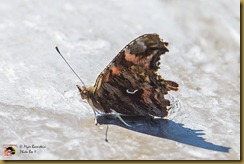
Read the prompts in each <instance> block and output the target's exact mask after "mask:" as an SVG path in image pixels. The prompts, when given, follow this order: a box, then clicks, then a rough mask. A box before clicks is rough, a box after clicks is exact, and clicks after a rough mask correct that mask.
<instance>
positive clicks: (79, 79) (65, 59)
mask: <svg viewBox="0 0 244 164" xmlns="http://www.w3.org/2000/svg"><path fill="white" fill-rule="evenodd" d="M55 48H56V50H57V52H58V53H59V55H60V56H61V57H62V58H63V59H64V61H65V62H66V64H67V65H68V66H69V68H70V69H71V70H72V71H73V72H74V74H75V75H76V76H77V77H78V79H79V80H80V81H81V83H82V84H83V85H84V86H86V85H85V83H84V82H83V81H82V80H81V78H80V77H79V76H78V75H77V73H76V72H75V71H74V69H73V68H72V67H71V66H70V65H69V63H68V62H67V60H66V59H65V58H64V56H63V55H62V54H61V52H60V51H59V49H58V47H57V46H56V47H55Z"/></svg>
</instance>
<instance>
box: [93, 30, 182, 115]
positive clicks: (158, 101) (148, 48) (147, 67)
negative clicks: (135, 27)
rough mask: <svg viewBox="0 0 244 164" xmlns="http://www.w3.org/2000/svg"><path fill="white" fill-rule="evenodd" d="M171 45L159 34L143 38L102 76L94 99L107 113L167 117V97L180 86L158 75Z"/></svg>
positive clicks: (97, 81) (134, 42) (122, 54)
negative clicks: (113, 111)
mask: <svg viewBox="0 0 244 164" xmlns="http://www.w3.org/2000/svg"><path fill="white" fill-rule="evenodd" d="M166 46H167V43H166V42H163V40H162V39H160V38H159V36H158V35H157V34H146V35H142V36H140V37H138V38H136V39H135V40H133V41H132V42H130V43H129V44H128V45H127V46H126V47H125V48H123V49H122V50H121V51H120V53H119V54H118V55H117V56H116V57H115V58H114V59H113V60H112V62H111V63H110V64H109V65H108V66H107V67H106V68H105V70H104V71H103V72H102V73H101V74H100V75H99V76H98V78H97V80H96V83H95V85H94V88H93V93H92V95H91V97H90V98H91V100H92V101H93V104H94V106H95V107H96V108H97V109H98V110H101V111H103V112H105V113H111V109H113V110H115V111H116V112H118V113H121V114H125V115H131V116H135V115H141V116H148V115H153V116H159V117H164V116H166V115H167V113H168V110H167V106H169V105H170V102H169V100H166V99H165V98H164V95H166V94H167V93H168V91H170V90H177V89H178V88H177V87H178V84H177V83H175V82H173V81H167V80H164V79H163V78H162V77H161V76H160V75H158V74H157V70H158V68H159V64H160V63H159V60H160V56H161V55H162V54H164V53H165V52H167V51H168V49H167V47H166Z"/></svg>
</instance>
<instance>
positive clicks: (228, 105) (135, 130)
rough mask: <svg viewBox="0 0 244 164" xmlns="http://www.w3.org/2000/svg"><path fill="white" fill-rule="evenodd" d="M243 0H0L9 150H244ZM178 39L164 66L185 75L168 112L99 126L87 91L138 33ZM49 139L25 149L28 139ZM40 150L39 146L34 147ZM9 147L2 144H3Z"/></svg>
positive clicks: (1, 117)
mask: <svg viewBox="0 0 244 164" xmlns="http://www.w3.org/2000/svg"><path fill="white" fill-rule="evenodd" d="M239 3H240V2H239V1H230V0H217V1H195V0H188V1H179V0H174V1H172V0H164V1H159V0H152V1H146V0H143V1H140V2H139V1H131V0H124V1H120V2H118V1H116V0H103V1H98V0H97V1H95V0H89V1H88V0H83V1H78V0H71V1H68V0H60V1H54V0H53V1H48V0H32V1H31V0H22V1H18V0H10V1H2V2H1V5H0V15H1V18H0V20H1V24H0V86H1V88H0V93H1V94H0V125H1V126H0V131H1V133H0V144H1V145H3V144H9V143H13V144H17V145H18V148H17V154H16V155H14V156H12V157H3V156H2V155H1V156H0V158H1V159H160V160H161V159H240V69H239V68H240V15H239V14H240V13H239V9H240V7H239ZM145 33H158V34H160V36H161V37H162V38H163V39H164V40H165V41H167V42H169V50H170V52H169V53H166V55H164V56H163V58H162V59H161V63H162V65H161V69H160V71H159V73H160V74H161V75H162V76H163V77H165V79H170V80H173V81H176V82H178V83H179V84H180V91H179V92H176V93H173V92H172V93H171V96H172V97H174V99H175V100H177V101H179V102H180V103H179V104H180V108H173V109H172V110H171V112H170V115H169V116H168V117H167V118H166V119H165V120H156V121H153V122H152V121H150V120H141V119H140V118H137V119H136V121H134V122H133V121H132V120H131V119H130V118H125V120H127V121H128V122H129V123H131V124H132V125H133V127H132V128H127V127H124V126H123V125H121V123H120V122H118V121H117V120H114V119H108V118H107V119H106V118H101V120H100V121H101V123H109V124H112V125H110V126H109V130H108V141H109V142H105V141H104V137H105V131H106V125H99V126H95V125H94V116H93V112H92V110H91V108H90V107H89V106H88V105H87V104H86V103H85V102H83V101H82V100H81V99H80V96H79V93H78V90H77V88H76V87H75V85H76V84H80V82H79V80H78V79H77V78H76V77H75V75H74V74H73V73H72V72H71V71H70V69H69V68H68V67H67V65H66V64H65V63H64V61H63V60H62V59H61V58H60V56H59V55H58V54H57V52H56V51H55V49H54V47H55V46H56V45H58V46H59V48H60V50H61V51H62V53H63V54H64V56H66V58H67V60H68V61H69V63H70V64H71V65H72V66H73V68H74V69H75V70H76V72H77V73H78V74H79V75H80V77H81V78H82V79H83V80H84V82H85V83H86V84H87V85H93V84H94V82H95V80H96V77H97V76H98V75H99V74H100V72H101V71H102V70H103V69H104V67H105V66H106V65H107V64H108V63H109V62H110V61H111V60H112V59H113V57H114V56H115V55H116V54H117V53H118V52H119V51H120V50H121V49H122V48H123V47H124V46H125V45H126V44H127V43H128V42H130V41H131V40H132V39H134V38H135V37H137V36H139V35H142V34H145ZM32 144H34V145H45V146H46V148H42V149H41V148H39V149H37V148H36V149H35V150H36V152H34V153H33V154H30V153H20V150H25V148H24V147H22V148H21V145H23V146H24V145H32ZM31 150H34V149H31ZM0 153H1V154H3V153H2V149H0Z"/></svg>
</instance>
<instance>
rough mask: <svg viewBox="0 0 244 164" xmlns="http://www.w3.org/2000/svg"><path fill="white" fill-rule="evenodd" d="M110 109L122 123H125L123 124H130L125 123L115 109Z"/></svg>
mask: <svg viewBox="0 0 244 164" xmlns="http://www.w3.org/2000/svg"><path fill="white" fill-rule="evenodd" d="M111 111H112V112H114V113H115V115H116V117H117V118H118V119H119V120H120V121H121V122H122V123H123V124H125V125H126V126H128V127H131V125H129V124H127V123H126V122H125V121H124V120H123V119H122V118H121V117H120V115H119V114H118V113H117V112H116V111H115V110H113V109H111Z"/></svg>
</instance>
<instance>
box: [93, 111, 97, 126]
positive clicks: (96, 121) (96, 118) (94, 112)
mask: <svg viewBox="0 0 244 164" xmlns="http://www.w3.org/2000/svg"><path fill="white" fill-rule="evenodd" d="M92 109H93V112H94V115H95V125H97V113H96V111H95V109H94V108H92Z"/></svg>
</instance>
